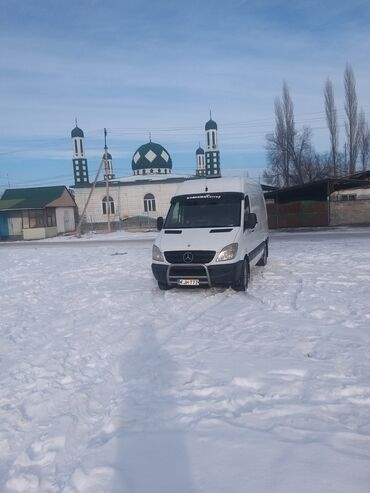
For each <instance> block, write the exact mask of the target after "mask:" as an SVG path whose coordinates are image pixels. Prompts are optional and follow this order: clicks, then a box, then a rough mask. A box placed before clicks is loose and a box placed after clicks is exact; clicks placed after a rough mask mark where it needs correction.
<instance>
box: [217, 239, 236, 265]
mask: <svg viewBox="0 0 370 493" xmlns="http://www.w3.org/2000/svg"><path fill="white" fill-rule="evenodd" d="M237 253H238V244H237V243H230V245H227V246H225V248H223V249H222V250H221V252H220V253H219V254H218V256H217V258H216V262H224V261H225V260H232V259H233V258H235V256H236V254H237Z"/></svg>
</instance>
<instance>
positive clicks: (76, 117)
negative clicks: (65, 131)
mask: <svg viewBox="0 0 370 493" xmlns="http://www.w3.org/2000/svg"><path fill="white" fill-rule="evenodd" d="M75 122H76V127H78V125H77V116H75Z"/></svg>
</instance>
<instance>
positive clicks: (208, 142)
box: [207, 132, 210, 147]
mask: <svg viewBox="0 0 370 493" xmlns="http://www.w3.org/2000/svg"><path fill="white" fill-rule="evenodd" d="M207 144H208V147H209V146H210V142H209V132H207Z"/></svg>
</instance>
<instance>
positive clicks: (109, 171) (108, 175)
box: [103, 129, 115, 180]
mask: <svg viewBox="0 0 370 493" xmlns="http://www.w3.org/2000/svg"><path fill="white" fill-rule="evenodd" d="M104 141H105V145H104V154H103V160H104V180H113V179H114V178H115V175H114V174H113V163H112V154H110V153H109V152H108V146H107V131H106V129H104Z"/></svg>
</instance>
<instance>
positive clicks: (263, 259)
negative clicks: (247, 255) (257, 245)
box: [256, 242, 269, 267]
mask: <svg viewBox="0 0 370 493" xmlns="http://www.w3.org/2000/svg"><path fill="white" fill-rule="evenodd" d="M268 256H269V250H268V246H267V243H266V242H265V245H264V247H263V254H262V257H261V258H260V259H259V261H258V262H257V264H256V265H258V266H262V267H264V266H265V265H266V264H267V257H268Z"/></svg>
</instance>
